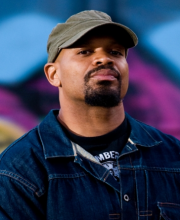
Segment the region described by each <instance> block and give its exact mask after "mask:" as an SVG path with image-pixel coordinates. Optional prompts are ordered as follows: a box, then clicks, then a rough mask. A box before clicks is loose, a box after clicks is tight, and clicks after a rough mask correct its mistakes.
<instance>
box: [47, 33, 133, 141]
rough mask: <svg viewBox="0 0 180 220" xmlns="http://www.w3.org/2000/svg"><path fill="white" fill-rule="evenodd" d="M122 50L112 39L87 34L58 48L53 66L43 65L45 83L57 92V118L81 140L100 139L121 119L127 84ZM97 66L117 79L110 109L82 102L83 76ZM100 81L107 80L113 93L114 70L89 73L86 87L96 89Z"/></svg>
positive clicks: (108, 36)
mask: <svg viewBox="0 0 180 220" xmlns="http://www.w3.org/2000/svg"><path fill="white" fill-rule="evenodd" d="M126 51H127V50H126V48H125V47H124V46H123V45H122V44H120V43H119V41H118V40H117V39H116V38H115V37H114V36H111V35H109V34H107V35H104V34H103V36H101V34H96V35H94V34H89V35H88V34H87V35H86V36H85V38H83V39H82V41H81V40H80V41H78V44H75V45H73V46H71V47H69V48H66V49H62V51H61V52H60V54H59V55H58V57H57V59H56V60H55V62H54V63H47V64H46V65H45V67H44V70H45V74H46V77H47V79H48V81H49V82H50V83H51V84H52V85H53V86H56V87H58V89H59V100H60V103H61V109H60V111H59V115H58V119H59V120H60V121H61V123H63V124H64V125H65V126H66V127H67V128H68V129H70V130H71V131H72V132H74V133H76V134H78V135H80V136H85V137H94V136H100V135H104V134H106V133H108V132H110V131H112V130H114V129H115V128H116V127H118V126H119V125H120V124H121V123H122V121H123V120H124V117H125V113H124V107H123V102H122V99H123V98H124V96H125V95H126V92H127V89H128V81H129V70H128V64H127V61H126ZM101 65H107V66H111V67H113V68H114V69H115V70H116V71H117V72H118V73H119V74H120V77H121V91H120V96H121V101H120V102H119V104H118V105H117V106H114V107H111V108H105V107H100V106H90V105H87V104H86V103H85V101H84V89H85V88H84V77H85V75H86V74H87V73H88V72H89V71H91V70H93V69H95V68H97V67H98V66H101ZM102 81H108V87H107V89H110V90H117V88H118V85H119V82H118V79H117V73H116V72H115V71H113V70H110V69H102V70H100V71H97V72H93V73H92V74H91V75H90V76H89V81H88V85H89V86H91V88H92V89H98V88H99V87H100V86H101V85H100V84H101V83H99V82H102Z"/></svg>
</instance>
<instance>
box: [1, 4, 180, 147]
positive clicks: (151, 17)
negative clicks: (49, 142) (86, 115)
mask: <svg viewBox="0 0 180 220" xmlns="http://www.w3.org/2000/svg"><path fill="white" fill-rule="evenodd" d="M90 9H94V10H102V11H104V12H107V13H108V14H110V15H111V17H112V18H113V20H115V21H117V22H120V23H121V22H122V23H124V24H125V25H127V26H129V27H130V28H132V29H133V30H134V31H135V33H137V35H138V38H139V44H138V46H137V47H136V48H133V49H131V50H130V51H129V54H128V58H127V59H128V62H129V69H130V82H129V91H128V94H127V96H126V98H125V99H124V104H125V109H126V111H127V112H128V113H129V114H130V115H132V116H133V117H135V118H136V119H138V120H140V121H143V122H145V123H147V124H150V125H152V126H154V127H156V128H158V129H160V130H161V131H163V132H165V133H168V134H171V135H173V136H175V137H177V138H178V139H180V114H179V109H180V61H179V55H180V52H179V51H180V42H179V39H180V2H179V3H178V1H176V0H171V1H168V0H159V1H155V0H152V1H148V0H136V1H134V0H121V1H119V0H113V1H109V0H99V1H96V0H84V1H80V0H54V1H50V0H37V1H36V2H34V1H23V0H18V1H13V0H6V1H2V3H1V7H0V19H1V20H0V51H1V52H0V151H2V150H3V149H5V148H6V147H7V146H8V145H9V144H10V143H12V142H13V141H14V140H16V139H17V138H18V137H20V136H21V135H23V134H24V133H25V132H27V131H28V130H29V129H31V128H33V127H34V126H36V125H37V124H38V123H39V122H40V121H41V120H42V119H43V118H44V117H45V115H46V114H47V113H48V112H49V110H50V109H54V108H59V103H58V91H57V89H56V88H54V87H52V86H51V85H49V83H48V82H47V80H46V78H45V76H44V73H43V66H44V64H45V63H46V59H47V53H46V42H47V38H48V35H49V33H50V31H51V30H52V28H53V27H54V26H55V25H56V24H57V23H58V22H59V23H61V22H64V21H65V20H66V19H67V18H68V17H69V16H70V15H72V14H74V13H77V12H79V11H82V10H90Z"/></svg>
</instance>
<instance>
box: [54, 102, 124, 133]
mask: <svg viewBox="0 0 180 220" xmlns="http://www.w3.org/2000/svg"><path fill="white" fill-rule="evenodd" d="M124 118H125V113H124V107H123V103H122V102H121V103H120V104H119V105H118V106H116V107H112V108H103V107H94V106H93V107H92V106H88V105H87V104H85V103H81V104H79V103H75V104H72V103H71V104H70V105H68V104H67V103H66V105H63V103H61V109H60V111H59V115H58V120H59V121H60V123H61V124H63V125H64V126H65V127H67V128H68V129H69V130H71V131H72V132H73V133H75V134H77V135H80V136H84V137H95V136H101V135H104V134H106V133H108V132H110V131H112V130H114V129H115V128H117V127H118V126H119V125H120V124H121V123H122V122H123V120H124Z"/></svg>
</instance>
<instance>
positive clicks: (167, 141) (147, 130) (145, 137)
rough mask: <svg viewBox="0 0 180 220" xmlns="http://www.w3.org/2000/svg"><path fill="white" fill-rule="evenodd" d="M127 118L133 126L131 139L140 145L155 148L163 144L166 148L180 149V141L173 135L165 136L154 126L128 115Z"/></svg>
mask: <svg viewBox="0 0 180 220" xmlns="http://www.w3.org/2000/svg"><path fill="white" fill-rule="evenodd" d="M126 116H127V118H128V121H129V123H130V126H131V138H132V139H134V140H135V142H137V143H140V145H144V146H146V145H147V146H153V145H157V144H161V145H162V144H163V145H164V146H177V147H179V148H180V140H178V139H177V138H175V137H173V136H172V135H169V134H165V133H163V132H162V131H160V130H158V129H156V128H155V127H153V126H150V125H147V124H145V123H143V122H141V121H138V120H136V119H134V118H132V117H131V116H129V115H128V114H127V113H126Z"/></svg>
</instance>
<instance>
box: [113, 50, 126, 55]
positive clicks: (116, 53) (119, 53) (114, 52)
mask: <svg viewBox="0 0 180 220" xmlns="http://www.w3.org/2000/svg"><path fill="white" fill-rule="evenodd" d="M110 54H112V55H114V56H122V55H123V54H122V53H121V52H120V51H117V50H111V51H110Z"/></svg>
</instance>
